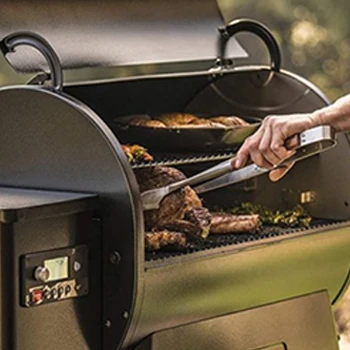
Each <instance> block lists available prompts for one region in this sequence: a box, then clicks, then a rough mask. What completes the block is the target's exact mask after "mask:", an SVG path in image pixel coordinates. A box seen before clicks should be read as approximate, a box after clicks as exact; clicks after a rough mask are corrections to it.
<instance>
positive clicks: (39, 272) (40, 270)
mask: <svg viewBox="0 0 350 350" xmlns="http://www.w3.org/2000/svg"><path fill="white" fill-rule="evenodd" d="M34 278H35V279H36V280H37V281H40V282H44V283H45V282H47V281H48V280H49V278H50V271H49V269H47V268H46V267H44V266H38V267H37V268H36V269H35V270H34Z"/></svg>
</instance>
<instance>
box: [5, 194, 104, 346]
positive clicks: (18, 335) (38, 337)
mask: <svg viewBox="0 0 350 350" xmlns="http://www.w3.org/2000/svg"><path fill="white" fill-rule="evenodd" d="M15 191H17V194H19V192H20V190H19V189H16V190H15ZM34 192H35V191H31V193H32V194H33V196H34V197H33V198H32V203H33V207H32V209H33V210H36V212H37V213H39V212H41V213H42V215H37V216H29V217H25V215H24V217H22V218H21V220H20V221H18V222H12V223H3V222H0V239H1V246H0V247H1V249H0V250H1V265H0V288H1V291H2V293H1V307H0V319H1V327H0V334H1V338H0V339H1V340H0V349H1V350H9V349H11V350H21V349H52V350H61V349H62V348H67V349H69V348H72V349H87V348H99V347H100V346H101V342H102V338H101V332H100V329H101V327H100V320H101V317H102V305H101V289H100V288H99V285H100V279H101V232H100V225H99V224H98V223H97V222H96V221H95V220H94V218H93V209H97V206H95V207H94V208H92V205H91V198H89V197H87V198H86V197H85V196H83V197H81V198H80V199H79V201H80V208H79V210H77V207H76V203H74V201H73V202H70V203H66V202H62V201H60V203H59V204H57V197H55V196H54V195H53V198H54V200H53V203H50V202H49V200H48V196H49V194H48V193H46V204H43V203H42V202H41V205H40V206H39V207H35V204H34V203H35V202H36V203H37V199H38V198H37V197H36V196H35V193H34ZM59 196H60V195H59ZM23 197H26V198H27V201H26V208H27V210H29V207H30V204H29V201H28V199H29V197H30V194H29V193H28V191H24V193H23ZM17 199H18V202H19V203H17V204H16V205H14V206H13V211H14V212H16V211H18V212H19V213H20V214H24V213H23V212H21V211H22V209H21V208H20V206H21V198H20V197H18V198H17ZM0 202H1V198H0ZM5 204H6V205H7V207H8V208H7V209H8V210H9V209H10V208H9V205H10V204H9V202H8V201H6V200H5ZM94 204H95V205H97V203H96V202H95V203H94ZM69 205H71V211H69V210H67V206H69ZM52 206H55V210H52ZM48 207H50V210H49V212H46V209H47V208H48ZM61 209H63V211H62V212H61ZM19 216H21V215H19ZM81 244H84V245H85V246H86V247H87V249H88V251H89V262H88V266H89V279H90V283H91V285H90V289H89V293H88V295H86V296H84V297H82V298H77V299H76V300H65V301H63V302H58V303H56V302H53V303H51V304H50V305H45V306H42V307H40V308H26V307H23V306H21V297H22V296H21V288H22V287H23V280H21V277H23V276H22V273H23V270H22V271H21V257H22V256H23V255H26V254H31V253H37V252H40V251H52V250H54V249H57V248H62V247H74V246H77V245H81ZM30 278H31V279H32V278H33V276H32V275H31V276H30Z"/></svg>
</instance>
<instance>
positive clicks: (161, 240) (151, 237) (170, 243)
mask: <svg viewBox="0 0 350 350" xmlns="http://www.w3.org/2000/svg"><path fill="white" fill-rule="evenodd" d="M186 244H187V240H186V236H185V234H184V233H182V232H171V231H167V230H162V231H154V232H146V234H145V247H146V249H147V250H150V251H156V250H161V249H162V250H163V249H166V250H184V249H186Z"/></svg>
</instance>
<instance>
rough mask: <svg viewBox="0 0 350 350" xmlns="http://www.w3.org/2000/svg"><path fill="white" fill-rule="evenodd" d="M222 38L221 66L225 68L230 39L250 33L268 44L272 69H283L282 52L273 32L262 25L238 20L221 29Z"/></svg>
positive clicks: (247, 20) (220, 43) (220, 46)
mask: <svg viewBox="0 0 350 350" xmlns="http://www.w3.org/2000/svg"><path fill="white" fill-rule="evenodd" d="M219 32H220V37H219V41H218V51H219V55H218V59H217V64H218V65H219V66H225V65H226V63H227V59H226V58H225V54H226V46H227V42H228V41H229V39H230V38H231V37H232V36H234V35H235V34H237V33H239V32H249V33H253V34H255V35H257V36H258V37H259V38H261V39H262V40H263V41H264V43H265V44H266V46H267V48H268V50H269V53H270V57H271V69H272V70H273V71H276V72H278V71H279V70H280V68H281V52H280V49H279V46H278V43H277V41H276V39H275V37H274V36H273V34H272V33H271V31H270V30H269V29H268V28H267V27H266V26H265V25H263V24H262V23H260V22H258V21H255V20H252V19H238V20H234V21H232V22H230V23H229V24H228V25H227V26H226V27H223V28H219Z"/></svg>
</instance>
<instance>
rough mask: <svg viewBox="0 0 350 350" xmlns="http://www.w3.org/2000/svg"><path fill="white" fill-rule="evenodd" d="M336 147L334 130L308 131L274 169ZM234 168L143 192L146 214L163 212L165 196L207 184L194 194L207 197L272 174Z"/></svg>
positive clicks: (228, 163) (253, 168) (222, 167)
mask: <svg viewBox="0 0 350 350" xmlns="http://www.w3.org/2000/svg"><path fill="white" fill-rule="evenodd" d="M335 145H336V139H335V131H334V130H333V129H332V128H331V127H330V126H325V125H324V126H318V127H316V128H312V129H309V130H306V131H304V132H303V133H301V134H300V135H299V145H298V146H297V147H296V148H295V153H294V154H293V155H292V156H291V157H289V158H288V159H285V160H284V161H283V162H281V163H280V164H278V165H277V166H275V167H274V169H276V168H279V167H283V166H284V165H286V164H287V163H290V162H297V161H300V160H302V159H305V158H308V157H311V156H314V155H316V154H319V153H321V152H324V151H326V150H328V149H330V148H332V147H334V146H335ZM232 164H233V161H232V159H229V160H226V161H224V162H222V163H220V164H218V165H216V166H214V167H212V168H210V169H207V170H205V171H203V172H201V173H199V174H196V175H194V176H192V177H189V178H188V179H185V180H182V181H179V182H175V183H173V184H170V185H168V186H165V187H161V188H157V189H153V190H149V191H145V192H143V193H142V194H141V199H142V206H143V210H152V209H157V208H159V205H160V203H161V201H162V200H163V198H164V197H165V196H167V195H168V194H170V193H172V192H174V191H177V190H179V189H181V188H183V187H185V186H188V185H189V186H193V185H197V184H201V183H203V184H202V185H200V186H197V187H195V188H194V190H195V191H196V192H197V193H204V192H209V191H212V190H215V189H217V188H220V187H224V186H228V185H232V184H235V183H238V182H241V181H245V180H249V179H251V178H254V177H256V176H259V175H262V174H264V173H267V172H269V171H270V170H271V169H266V168H260V167H258V166H257V165H255V164H251V165H248V166H246V167H244V168H242V169H238V170H234V167H233V165H232ZM210 180H211V181H210ZM204 182H205V183H204Z"/></svg>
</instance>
